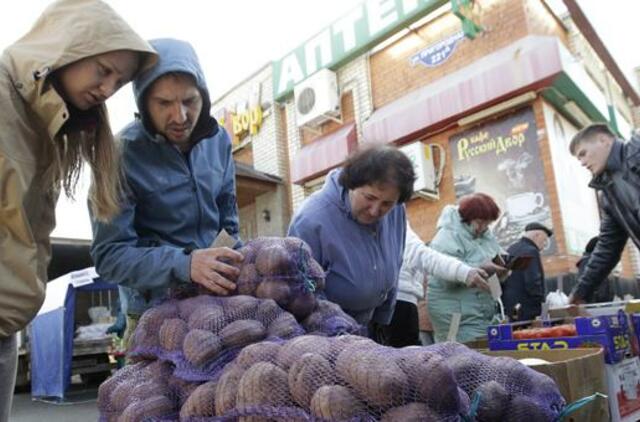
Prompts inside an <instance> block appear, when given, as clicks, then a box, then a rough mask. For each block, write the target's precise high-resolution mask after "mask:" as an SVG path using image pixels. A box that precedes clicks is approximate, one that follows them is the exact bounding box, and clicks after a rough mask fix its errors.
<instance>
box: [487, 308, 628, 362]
mask: <svg viewBox="0 0 640 422" xmlns="http://www.w3.org/2000/svg"><path fill="white" fill-rule="evenodd" d="M487 332H488V339H489V342H488V343H489V350H550V349H577V348H584V347H598V346H600V347H602V348H603V349H604V354H605V362H606V363H616V362H620V361H621V360H622V359H624V357H625V356H626V355H627V354H628V353H630V337H629V332H630V331H629V323H628V320H627V317H626V314H625V313H624V312H623V311H619V312H618V313H617V314H615V315H601V316H594V317H576V318H573V319H572V320H571V323H568V324H567V323H564V324H560V325H553V324H552V322H550V321H545V322H544V326H542V327H538V328H527V329H517V326H514V325H513V324H500V325H492V326H489V328H488V330H487Z"/></svg>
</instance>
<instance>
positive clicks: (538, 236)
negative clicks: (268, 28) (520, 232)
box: [533, 230, 549, 251]
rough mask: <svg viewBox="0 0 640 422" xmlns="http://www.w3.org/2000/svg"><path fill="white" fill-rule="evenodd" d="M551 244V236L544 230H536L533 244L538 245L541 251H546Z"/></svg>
mask: <svg viewBox="0 0 640 422" xmlns="http://www.w3.org/2000/svg"><path fill="white" fill-rule="evenodd" d="M548 242H549V236H548V235H547V233H546V232H545V231H544V230H536V231H535V232H534V236H533V243H535V244H536V246H537V247H538V249H539V250H541V251H542V250H544V249H545V248H546V247H547V244H548Z"/></svg>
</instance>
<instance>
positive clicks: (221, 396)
mask: <svg viewBox="0 0 640 422" xmlns="http://www.w3.org/2000/svg"><path fill="white" fill-rule="evenodd" d="M244 372H245V369H244V368H241V367H240V366H238V365H234V364H231V365H228V366H227V367H225V369H224V372H223V373H222V375H221V376H220V379H219V380H218V385H217V386H216V405H215V408H216V409H215V410H216V416H224V415H225V413H227V412H229V411H231V410H233V409H234V408H235V407H236V396H237V393H238V384H239V383H240V379H241V378H242V375H243V374H244Z"/></svg>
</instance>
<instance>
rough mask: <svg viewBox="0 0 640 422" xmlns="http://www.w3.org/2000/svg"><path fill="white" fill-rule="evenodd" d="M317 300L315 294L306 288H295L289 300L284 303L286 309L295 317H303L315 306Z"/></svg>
mask: <svg viewBox="0 0 640 422" xmlns="http://www.w3.org/2000/svg"><path fill="white" fill-rule="evenodd" d="M317 304H318V302H317V300H316V296H315V295H314V294H313V293H311V292H309V291H307V290H306V289H304V288H302V289H296V290H295V291H294V293H293V294H292V295H291V301H290V302H289V303H288V304H287V305H286V309H287V310H288V311H289V312H291V313H292V314H293V315H294V316H295V317H296V318H298V319H304V318H306V317H307V316H309V315H310V314H311V313H312V312H313V311H314V310H315V308H316V306H317Z"/></svg>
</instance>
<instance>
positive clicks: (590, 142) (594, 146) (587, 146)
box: [574, 134, 613, 176]
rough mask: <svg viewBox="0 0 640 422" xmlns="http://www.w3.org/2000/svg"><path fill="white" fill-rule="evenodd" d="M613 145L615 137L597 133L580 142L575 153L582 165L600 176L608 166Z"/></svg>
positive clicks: (594, 174)
mask: <svg viewBox="0 0 640 422" xmlns="http://www.w3.org/2000/svg"><path fill="white" fill-rule="evenodd" d="M612 145H613V139H611V137H609V136H607V135H603V134H597V135H594V137H593V138H590V139H585V140H584V141H582V142H581V143H580V144H578V147H577V148H576V151H575V154H574V155H575V156H576V158H577V159H578V161H580V164H582V167H586V168H587V170H589V171H590V172H591V174H592V175H593V176H599V175H600V174H602V172H603V171H604V170H605V168H606V167H607V160H608V159H609V153H610V152H611V146H612Z"/></svg>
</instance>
